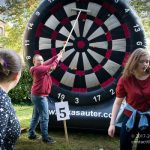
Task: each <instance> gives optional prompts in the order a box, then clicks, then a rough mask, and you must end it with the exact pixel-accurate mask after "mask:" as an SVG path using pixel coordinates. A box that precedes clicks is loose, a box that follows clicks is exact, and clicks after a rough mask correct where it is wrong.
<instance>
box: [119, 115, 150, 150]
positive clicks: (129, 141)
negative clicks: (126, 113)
mask: <svg viewBox="0 0 150 150" xmlns="http://www.w3.org/2000/svg"><path fill="white" fill-rule="evenodd" d="M147 117H148V121H149V127H148V128H146V129H144V130H140V129H138V122H139V119H136V121H135V124H134V127H133V129H132V130H131V131H130V132H128V131H127V130H126V122H127V121H128V119H129V117H125V118H124V121H123V124H122V128H121V131H120V150H132V147H133V143H135V144H137V147H136V150H150V117H149V116H147ZM136 137H137V138H136ZM135 138H136V139H135Z"/></svg>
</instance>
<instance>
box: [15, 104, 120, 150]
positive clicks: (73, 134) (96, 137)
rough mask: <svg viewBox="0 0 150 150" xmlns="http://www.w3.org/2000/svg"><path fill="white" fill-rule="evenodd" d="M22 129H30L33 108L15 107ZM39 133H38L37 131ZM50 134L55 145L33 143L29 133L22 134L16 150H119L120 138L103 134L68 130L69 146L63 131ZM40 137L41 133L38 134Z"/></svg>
mask: <svg viewBox="0 0 150 150" xmlns="http://www.w3.org/2000/svg"><path fill="white" fill-rule="evenodd" d="M14 106H15V109H16V113H17V116H18V118H19V120H20V122H21V126H22V128H28V127H29V123H30V118H31V115H32V106H29V105H14ZM37 132H38V131H37ZM49 134H50V135H51V136H52V137H53V138H54V139H55V140H56V141H57V142H56V143H55V144H53V145H46V144H44V143H43V142H42V141H41V140H40V139H38V140H35V141H31V140H28V138H27V132H25V133H22V134H21V136H20V138H19V140H18V141H17V144H16V146H15V149H16V150H119V138H118V137H115V138H113V139H112V138H110V137H108V135H107V134H104V133H101V132H94V131H93V132H91V131H90V132H87V131H77V130H76V131H71V130H68V135H69V145H68V144H67V143H66V140H65V135H64V131H63V130H55V131H50V132H49ZM38 135H39V136H40V133H39V132H38Z"/></svg>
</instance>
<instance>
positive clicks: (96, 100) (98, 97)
mask: <svg viewBox="0 0 150 150" xmlns="http://www.w3.org/2000/svg"><path fill="white" fill-rule="evenodd" d="M93 99H94V101H95V102H100V100H101V95H96V96H94V97H93Z"/></svg>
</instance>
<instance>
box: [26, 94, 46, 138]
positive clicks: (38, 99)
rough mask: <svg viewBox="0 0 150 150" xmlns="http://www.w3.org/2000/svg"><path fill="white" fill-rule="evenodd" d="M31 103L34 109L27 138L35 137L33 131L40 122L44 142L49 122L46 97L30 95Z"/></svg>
mask: <svg viewBox="0 0 150 150" xmlns="http://www.w3.org/2000/svg"><path fill="white" fill-rule="evenodd" d="M31 101H32V103H33V104H34V107H33V113H32V119H31V122H30V128H29V132H28V136H35V129H36V127H37V125H38V123H39V122H40V129H41V133H42V139H44V140H46V139H48V122H49V113H48V112H49V109H48V97H46V96H35V95H33V94H32V95H31Z"/></svg>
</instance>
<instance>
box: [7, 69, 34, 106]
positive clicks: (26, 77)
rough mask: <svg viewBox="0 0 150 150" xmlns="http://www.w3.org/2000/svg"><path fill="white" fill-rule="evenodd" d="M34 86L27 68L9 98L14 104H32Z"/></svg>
mask: <svg viewBox="0 0 150 150" xmlns="http://www.w3.org/2000/svg"><path fill="white" fill-rule="evenodd" d="M31 85H32V78H31V75H30V73H29V68H28V67H25V69H24V70H23V71H22V75H21V78H20V81H19V83H18V84H17V86H16V87H15V88H13V89H12V90H11V91H10V92H9V96H10V97H11V99H12V102H13V103H28V102H30V90H31Z"/></svg>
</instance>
